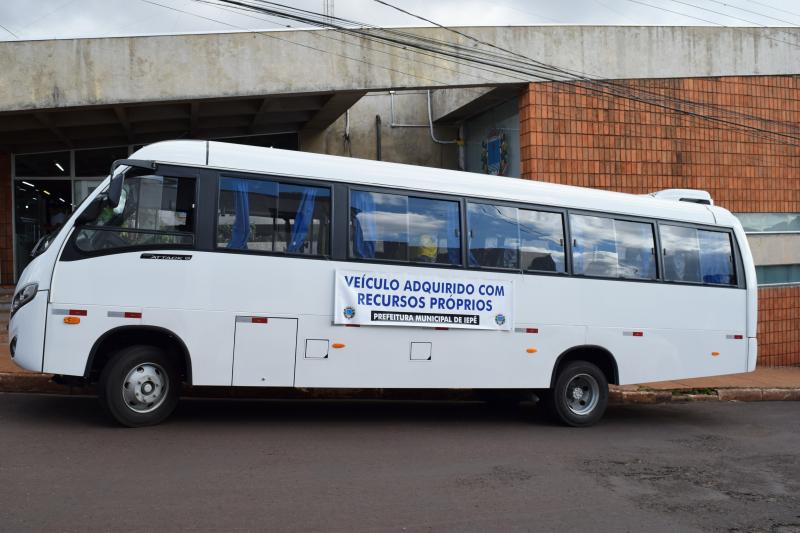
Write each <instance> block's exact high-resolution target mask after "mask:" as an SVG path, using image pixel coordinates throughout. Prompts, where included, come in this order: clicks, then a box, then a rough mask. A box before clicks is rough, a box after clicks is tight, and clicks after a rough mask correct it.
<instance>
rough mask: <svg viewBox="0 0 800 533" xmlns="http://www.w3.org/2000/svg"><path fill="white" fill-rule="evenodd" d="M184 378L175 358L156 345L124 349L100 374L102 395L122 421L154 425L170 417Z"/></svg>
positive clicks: (99, 393)
mask: <svg viewBox="0 0 800 533" xmlns="http://www.w3.org/2000/svg"><path fill="white" fill-rule="evenodd" d="M179 387H180V380H179V379H178V372H177V370H176V368H175V365H174V364H173V362H172V360H171V359H170V358H169V357H168V356H167V355H166V354H165V353H164V351H163V350H162V349H160V348H157V347H155V346H141V345H140V346H130V347H128V348H123V349H122V350H120V351H119V352H118V353H117V354H116V355H115V356H114V357H112V358H111V360H110V361H109V362H108V364H106V366H105V368H104V369H103V372H102V373H101V375H100V383H99V386H98V395H99V397H100V401H101V403H102V404H103V407H104V408H105V409H106V411H108V413H109V414H110V415H111V416H112V417H113V418H114V419H115V420H116V421H117V422H119V423H120V424H122V425H123V426H128V427H141V426H152V425H154V424H158V423H160V422H162V421H163V420H164V419H165V418H167V417H168V416H169V415H170V414H171V413H172V411H173V410H174V409H175V406H176V405H177V403H178V393H179Z"/></svg>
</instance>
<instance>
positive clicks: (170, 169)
mask: <svg viewBox="0 0 800 533" xmlns="http://www.w3.org/2000/svg"><path fill="white" fill-rule="evenodd" d="M202 172H203V169H201V168H197V167H190V166H180V165H162V164H159V165H158V166H157V167H156V168H155V169H154V170H153V172H152V174H145V175H154V176H161V177H165V178H188V179H193V180H194V185H195V186H194V219H193V221H192V231H190V232H184V231H158V230H142V229H135V228H126V229H125V231H129V232H131V233H144V234H147V235H173V236H186V235H191V237H192V243H191V244H142V245H137V246H126V247H120V248H109V249H104V250H94V251H86V250H81V249H80V248H78V245H77V243H76V242H75V239H76V238H77V236H78V232H79V231H81V230H83V229H89V230H99V231H109V232H110V231H117V232H119V231H120V230H119V229H112V228H110V227H108V226H92V225H89V224H78V223H77V220H76V222H75V223H74V224H73V227H72V228H71V230H70V234H69V236H68V237H67V240H66V245H65V246H64V249H63V251H62V252H61V256H60V257H59V261H77V260H80V259H89V258H93V257H102V256H105V255H114V254H124V253H129V252H142V251H149V250H165V249H175V250H180V251H187V250H194V251H197V250H200V249H202V248H201V247H200V246H199V243H200V242H202V240H203V236H202V234H203V233H204V232H205V230H206V228H205V224H203V223H202V215H203V204H202V202H201V201H200V199H201V198H202V196H203V195H202V189H203V188H204V184H203V178H202ZM136 177H140V176H136ZM87 199H88V196H87ZM76 212H77V209H76ZM74 214H75V212H73V215H74ZM71 216H72V215H71Z"/></svg>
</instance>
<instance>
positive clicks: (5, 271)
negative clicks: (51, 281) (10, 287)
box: [0, 152, 14, 285]
mask: <svg viewBox="0 0 800 533" xmlns="http://www.w3.org/2000/svg"><path fill="white" fill-rule="evenodd" d="M11 216H12V213H11V154H8V153H3V152H0V284H2V285H6V284H11V283H14V259H13V251H12V250H13V239H12V237H11V223H12V221H11Z"/></svg>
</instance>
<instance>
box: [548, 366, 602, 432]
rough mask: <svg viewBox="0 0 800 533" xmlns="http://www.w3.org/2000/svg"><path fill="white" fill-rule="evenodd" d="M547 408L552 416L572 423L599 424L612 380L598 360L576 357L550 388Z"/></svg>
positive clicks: (569, 423) (566, 423) (575, 424)
mask: <svg viewBox="0 0 800 533" xmlns="http://www.w3.org/2000/svg"><path fill="white" fill-rule="evenodd" d="M548 396H549V397H548V398H547V400H548V401H547V408H548V411H549V413H550V415H551V417H552V418H553V419H554V420H556V421H557V422H561V423H562V424H565V425H567V426H572V427H586V426H592V425H594V424H596V423H597V422H598V421H599V420H600V419H601V418H602V417H603V413H605V411H606V407H607V405H608V380H606V376H605V374H603V372H602V371H601V370H600V369H599V368H598V367H597V366H596V365H594V364H592V363H589V362H586V361H573V362H571V363H569V364H567V366H565V367H564V368H563V369H562V370H561V371H560V372H559V373H558V377H557V378H556V382H555V386H554V387H553V388H552V389H550V392H549V395H548Z"/></svg>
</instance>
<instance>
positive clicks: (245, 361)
mask: <svg viewBox="0 0 800 533" xmlns="http://www.w3.org/2000/svg"><path fill="white" fill-rule="evenodd" d="M233 346H234V348H233V377H232V382H231V384H232V385H239V386H244V387H291V386H292V385H294V356H295V348H296V347H297V319H296V318H275V317H267V316H237V317H236V332H235V335H234V345H233Z"/></svg>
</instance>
